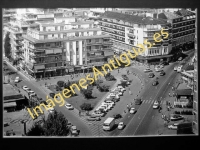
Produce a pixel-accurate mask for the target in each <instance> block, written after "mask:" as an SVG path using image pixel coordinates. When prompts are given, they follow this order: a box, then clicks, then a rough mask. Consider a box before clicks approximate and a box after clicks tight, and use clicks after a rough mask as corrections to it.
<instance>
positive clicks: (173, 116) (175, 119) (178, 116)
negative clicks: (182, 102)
mask: <svg viewBox="0 0 200 150" xmlns="http://www.w3.org/2000/svg"><path fill="white" fill-rule="evenodd" d="M183 119H184V117H183V116H181V115H176V114H174V115H172V116H171V117H170V120H171V121H178V120H183Z"/></svg>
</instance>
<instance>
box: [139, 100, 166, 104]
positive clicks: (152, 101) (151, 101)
mask: <svg viewBox="0 0 200 150" xmlns="http://www.w3.org/2000/svg"><path fill="white" fill-rule="evenodd" d="M154 102H155V100H142V104H153V103H154ZM163 103H164V101H161V102H160V104H163Z"/></svg>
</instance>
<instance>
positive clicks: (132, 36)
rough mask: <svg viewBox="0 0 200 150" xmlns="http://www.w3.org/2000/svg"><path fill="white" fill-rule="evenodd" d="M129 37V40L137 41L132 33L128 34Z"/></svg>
mask: <svg viewBox="0 0 200 150" xmlns="http://www.w3.org/2000/svg"><path fill="white" fill-rule="evenodd" d="M127 35H128V37H129V38H131V39H135V35H132V34H130V33H128V34H127Z"/></svg>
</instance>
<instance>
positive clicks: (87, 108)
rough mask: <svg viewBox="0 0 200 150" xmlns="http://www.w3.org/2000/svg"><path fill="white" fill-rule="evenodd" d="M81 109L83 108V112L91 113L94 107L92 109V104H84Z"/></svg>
mask: <svg viewBox="0 0 200 150" xmlns="http://www.w3.org/2000/svg"><path fill="white" fill-rule="evenodd" d="M80 108H81V109H82V110H87V111H90V110H92V109H93V107H92V106H91V104H89V103H83V104H82V105H81V106H80Z"/></svg>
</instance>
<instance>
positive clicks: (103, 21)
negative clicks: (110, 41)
mask: <svg viewBox="0 0 200 150" xmlns="http://www.w3.org/2000/svg"><path fill="white" fill-rule="evenodd" d="M99 22H101V23H110V24H112V25H113V24H115V25H116V26H117V25H118V27H121V26H126V27H131V26H127V25H125V24H120V23H116V22H109V21H106V20H100V21H99ZM99 25H101V24H99ZM103 26H104V25H103ZM123 28H124V27H123ZM113 29H116V28H113ZM119 30H121V31H125V28H124V29H119Z"/></svg>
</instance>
